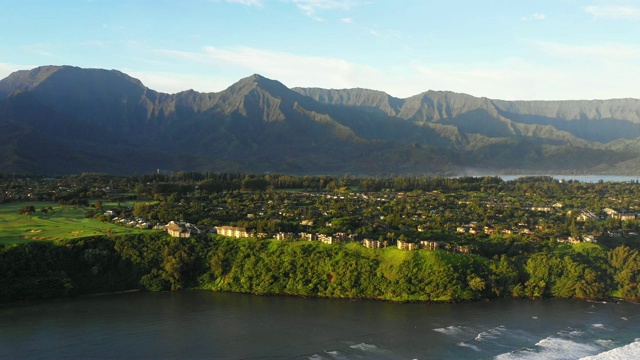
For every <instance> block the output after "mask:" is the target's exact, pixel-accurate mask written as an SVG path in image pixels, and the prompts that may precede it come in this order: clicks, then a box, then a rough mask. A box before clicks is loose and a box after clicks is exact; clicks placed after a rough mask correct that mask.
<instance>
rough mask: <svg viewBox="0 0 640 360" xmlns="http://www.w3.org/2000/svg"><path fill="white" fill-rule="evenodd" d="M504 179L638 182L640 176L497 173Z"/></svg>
mask: <svg viewBox="0 0 640 360" xmlns="http://www.w3.org/2000/svg"><path fill="white" fill-rule="evenodd" d="M497 176H499V177H500V178H501V179H502V180H504V181H511V180H515V179H518V178H521V177H529V176H550V177H552V178H554V179H556V180H560V181H570V180H572V181H579V182H585V183H597V182H600V181H602V182H630V181H633V182H636V181H639V180H640V176H637V175H636V176H631V175H497Z"/></svg>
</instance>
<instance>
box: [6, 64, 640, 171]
mask: <svg viewBox="0 0 640 360" xmlns="http://www.w3.org/2000/svg"><path fill="white" fill-rule="evenodd" d="M0 129H1V130H2V131H1V134H2V135H0V137H1V140H3V141H2V144H1V145H0V172H4V173H21V172H29V173H38V174H46V175H56V174H66V173H75V172H82V171H91V172H96V171H98V172H106V173H115V174H129V173H135V172H138V173H143V172H150V171H155V170H156V169H161V170H166V171H234V172H235V171H239V172H284V173H294V174H318V173H334V174H342V173H351V174H369V175H389V174H400V173H402V174H446V175H456V174H462V173H465V171H467V170H472V171H476V172H477V171H480V172H486V173H496V172H521V173H549V172H554V173H559V172H573V173H621V174H622V173H627V174H629V173H632V174H637V173H638V168H637V167H636V166H634V164H637V163H640V147H639V146H638V145H637V143H638V142H637V138H639V137H640V100H637V99H616V100H598V101H502V100H492V99H487V98H476V97H473V96H470V95H465V94H457V93H452V92H441V91H427V92H424V93H422V94H418V95H415V96H413V97H409V98H406V99H399V98H395V97H392V96H390V95H388V94H386V93H384V92H380V91H373V90H367V89H346V90H326V89H317V88H295V89H289V88H287V87H286V86H284V85H283V84H282V83H280V82H278V81H275V80H270V79H267V78H264V77H262V76H260V75H252V76H249V77H247V78H244V79H241V80H239V81H238V82H237V83H235V84H233V85H231V86H230V87H229V88H228V89H226V90H224V91H221V92H218V93H199V92H196V91H193V90H189V91H184V92H180V93H176V94H164V93H160V92H156V91H154V90H152V89H149V88H147V87H145V86H144V85H143V84H142V83H141V82H140V81H139V80H137V79H134V78H132V77H130V76H128V75H126V74H124V73H121V72H119V71H116V70H102V69H81V68H76V67H70V66H43V67H39V68H36V69H32V70H24V71H18V72H15V73H13V74H11V75H10V76H8V77H7V78H5V79H3V80H0Z"/></svg>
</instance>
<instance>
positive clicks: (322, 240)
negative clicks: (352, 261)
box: [318, 234, 338, 245]
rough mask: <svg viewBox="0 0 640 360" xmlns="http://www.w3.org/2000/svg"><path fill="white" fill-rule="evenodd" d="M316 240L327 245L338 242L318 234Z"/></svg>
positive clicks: (329, 236)
mask: <svg viewBox="0 0 640 360" xmlns="http://www.w3.org/2000/svg"><path fill="white" fill-rule="evenodd" d="M318 240H319V241H321V242H322V243H323V244H328V245H331V244H334V243H336V242H338V239H335V238H334V237H333V236H331V235H326V234H318Z"/></svg>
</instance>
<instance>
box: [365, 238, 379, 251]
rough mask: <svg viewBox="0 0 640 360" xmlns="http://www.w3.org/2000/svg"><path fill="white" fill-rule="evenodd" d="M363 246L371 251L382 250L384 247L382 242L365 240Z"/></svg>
mask: <svg viewBox="0 0 640 360" xmlns="http://www.w3.org/2000/svg"><path fill="white" fill-rule="evenodd" d="M362 245H364V247H366V248H369V249H380V248H381V247H382V241H380V240H371V239H364V240H362Z"/></svg>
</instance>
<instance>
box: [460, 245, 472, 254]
mask: <svg viewBox="0 0 640 360" xmlns="http://www.w3.org/2000/svg"><path fill="white" fill-rule="evenodd" d="M456 252H459V253H461V254H470V253H471V248H470V247H469V246H467V245H458V246H457V247H456Z"/></svg>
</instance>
